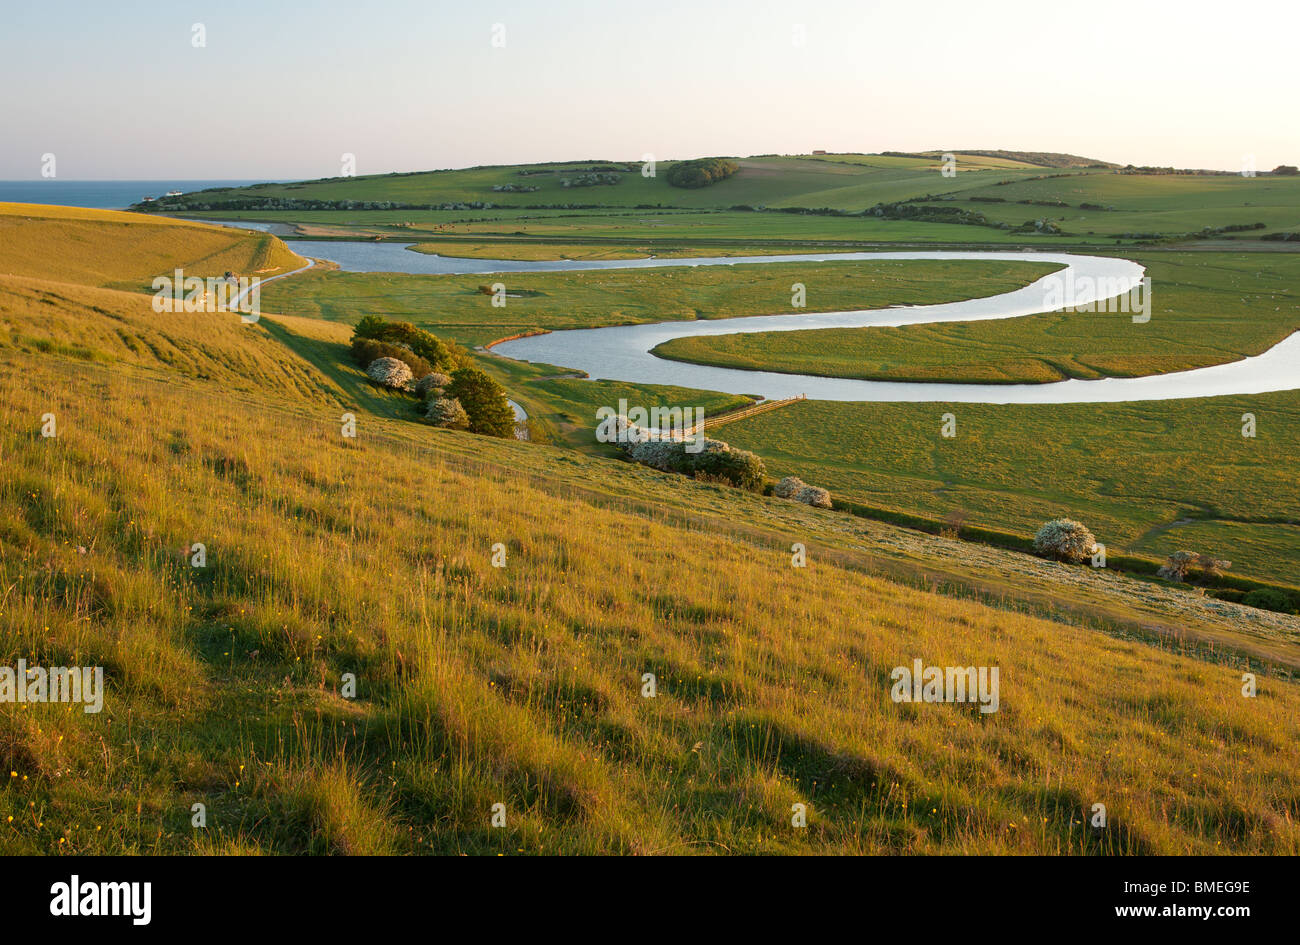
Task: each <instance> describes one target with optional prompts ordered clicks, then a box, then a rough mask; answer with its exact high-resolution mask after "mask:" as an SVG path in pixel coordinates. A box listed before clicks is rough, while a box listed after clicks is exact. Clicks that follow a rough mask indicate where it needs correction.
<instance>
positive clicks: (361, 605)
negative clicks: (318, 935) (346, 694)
mask: <svg viewBox="0 0 1300 945" xmlns="http://www.w3.org/2000/svg"><path fill="white" fill-rule="evenodd" d="M15 357H16V360H14V361H11V363H10V364H9V365H7V366H6V370H5V371H4V372H3V373H2V374H0V377H3V381H0V385H2V386H3V389H2V390H0V402H2V403H3V404H4V405H5V411H6V413H7V414H8V415H9V420H10V422H7V423H5V424H4V425H3V432H2V433H0V456H3V460H4V464H5V468H6V469H7V470H10V471H12V475H11V476H9V477H7V478H6V480H5V482H4V484H3V486H0V512H2V515H3V517H2V518H0V583H2V584H3V586H5V587H6V588H8V591H7V593H6V594H5V597H4V603H3V627H4V630H3V637H0V646H3V648H4V649H5V651H6V652H5V658H6V660H7V661H9V662H12V661H13V660H16V659H17V658H18V657H19V656H25V657H26V658H27V659H29V660H31V661H41V662H44V663H73V664H79V663H97V664H100V665H104V666H105V667H106V668H107V676H108V680H109V688H108V693H107V699H106V708H105V711H104V713H103V714H101V715H98V716H95V715H85V714H83V713H81V712H68V711H66V710H64V709H62V708H60V707H51V706H41V705H35V706H33V705H24V706H22V707H18V706H12V705H6V706H3V707H0V761H3V762H4V763H5V764H7V765H9V767H10V769H11V770H12V771H13V772H14V776H13V777H12V778H10V779H9V782H8V783H7V784H6V786H5V790H4V792H3V795H0V813H4V814H5V816H6V818H7V817H8V816H12V817H13V820H12V821H6V822H7V826H6V828H5V830H4V831H3V832H0V848H3V849H4V851H5V852H7V853H18V852H56V851H57V852H69V851H72V852H108V853H116V852H159V853H178V852H189V851H202V852H254V851H257V852H273V853H301V852H309V853H325V852H335V853H377V852H398V853H412V852H442V853H455V852H465V853H516V852H524V853H535V852H640V853H655V852H689V851H695V852H709V851H717V852H721V851H729V852H738V853H758V852H882V853H888V852H935V853H941V852H948V853H974V852H1022V853H1027V852H1043V853H1153V852H1262V853H1295V852H1296V851H1297V849H1300V833H1297V828H1296V825H1295V822H1296V817H1297V813H1298V812H1300V807H1298V806H1297V805H1298V804H1300V782H1298V780H1297V769H1296V762H1295V758H1294V753H1293V752H1292V751H1291V745H1292V744H1293V743H1294V741H1295V739H1296V738H1297V736H1300V730H1297V722H1296V719H1297V718H1298V717H1300V714H1298V713H1297V708H1300V688H1298V687H1297V685H1296V684H1295V683H1292V682H1287V681H1285V680H1282V679H1277V678H1271V677H1266V678H1265V679H1264V680H1263V685H1262V689H1261V693H1260V695H1259V697H1258V698H1256V699H1251V700H1248V699H1243V698H1242V697H1241V695H1240V693H1239V689H1240V679H1239V676H1240V673H1239V671H1238V670H1235V669H1233V668H1231V667H1229V666H1219V665H1215V664H1213V663H1206V662H1201V661H1197V660H1194V659H1191V658H1189V657H1187V656H1179V655H1176V654H1173V653H1168V652H1163V651H1161V650H1160V649H1156V648H1153V647H1149V646H1145V645H1142V644H1140V643H1136V642H1132V641H1125V640H1122V639H1116V638H1113V637H1111V636H1107V635H1103V634H1099V633H1097V632H1095V631H1090V630H1085V629H1081V628H1078V627H1074V626H1069V625H1066V624H1063V623H1058V622H1050V621H1046V620H1042V619H1039V618H1035V617H1030V616H1026V615H1020V614H1015V613H1009V612H1007V611H1004V610H995V609H992V608H990V607H988V606H985V605H983V604H978V603H974V602H969V601H961V600H952V599H949V598H945V597H942V596H936V595H933V594H930V593H926V592H923V591H919V590H913V589H909V588H907V587H903V586H900V585H897V584H892V583H889V582H885V581H881V580H879V579H874V578H869V577H865V576H864V575H862V574H860V573H857V572H855V571H853V570H850V569H847V568H844V567H841V566H839V565H837V564H836V563H834V562H833V561H831V560H821V559H818V558H816V557H814V561H813V563H812V565H811V566H810V567H809V568H806V569H801V570H796V569H792V568H791V567H790V564H789V555H788V552H786V551H783V550H781V549H780V548H779V547H777V548H768V549H767V550H764V549H763V548H761V547H756V546H755V545H753V544H751V543H749V542H747V541H743V540H740V541H738V540H736V538H735V537H734V536H730V535H726V534H714V533H712V531H711V526H710V525H709V524H707V521H705V520H700V519H698V518H696V520H695V525H694V526H693V527H686V526H684V525H678V524H675V523H674V522H673V521H672V520H671V519H670V518H668V517H666V516H665V514H664V510H663V509H659V510H656V509H655V508H654V507H653V506H651V507H649V508H648V509H646V510H640V509H638V508H637V507H636V506H635V505H632V504H629V503H627V502H626V501H624V502H623V503H621V504H609V503H606V504H602V503H599V502H595V501H593V500H592V499H591V498H588V497H587V496H585V495H584V494H583V493H582V492H581V491H579V490H577V489H574V488H572V487H567V488H566V487H563V486H562V485H561V482H560V481H559V480H560V477H561V475H562V474H560V473H559V470H560V469H561V468H562V467H561V466H559V465H555V467H554V470H553V471H552V473H551V474H549V475H548V476H547V477H546V479H545V480H543V479H540V478H535V477H534V476H532V475H530V472H532V471H537V470H539V465H538V464H539V463H542V462H545V463H550V464H558V463H560V462H561V461H562V456H559V455H555V454H553V453H551V452H550V451H548V450H546V449H545V448H544V447H536V446H531V447H530V446H528V445H526V444H510V443H504V442H495V441H483V440H473V441H472V442H471V441H470V438H469V437H467V436H463V435H459V434H431V433H426V434H423V435H415V434H411V433H410V432H409V430H410V429H411V428H409V426H408V425H402V426H403V427H405V428H406V430H405V431H404V432H406V436H405V437H391V436H389V435H388V433H387V431H388V429H389V428H388V427H387V426H386V425H385V424H384V422H383V421H380V420H378V419H373V418H372V419H366V418H362V422H361V433H360V437H359V439H358V440H356V441H355V442H352V441H344V440H343V439H342V438H341V437H340V436H339V430H338V421H337V417H336V416H334V415H333V410H328V411H327V410H325V409H324V408H323V407H322V408H321V409H316V408H314V407H313V406H312V404H313V401H312V399H311V398H306V397H294V398H291V399H286V398H284V397H282V396H277V397H265V396H261V397H257V398H255V399H252V400H248V401H246V400H244V399H242V398H230V397H226V396H220V395H216V396H214V395H215V394H216V391H215V390H213V389H208V390H207V391H204V390H203V389H202V386H201V385H200V384H199V383H197V382H196V383H194V384H192V385H188V384H187V385H185V386H180V387H178V386H174V385H168V384H157V383H153V382H150V381H147V380H143V379H134V378H131V377H127V376H122V375H118V374H116V373H114V368H113V367H112V366H99V367H96V368H94V372H95V374H94V376H93V377H88V376H87V375H86V374H85V373H84V371H85V369H84V368H74V367H72V366H71V365H70V363H69V362H66V361H65V360H63V359H60V358H56V357H51V356H49V355H26V354H24V355H17V356H15ZM11 368H12V369H11ZM74 378H76V379H77V381H78V383H77V384H76V385H75V386H74V385H73V384H72V383H71V381H72V380H73V379H74ZM88 394H93V396H88ZM46 411H52V412H54V413H55V414H56V416H58V417H59V418H60V424H61V425H60V433H59V436H58V437H57V438H54V439H52V440H51V439H43V438H41V437H40V436H39V434H38V433H37V432H36V431H37V428H38V426H39V416H40V414H41V413H43V412H46ZM145 417H147V418H148V419H149V422H148V423H144V422H141V421H142V419H143V418H145ZM430 447H432V448H430ZM470 454H472V456H473V458H470ZM607 469H608V471H606V467H604V466H602V468H601V469H597V470H593V469H592V466H591V463H590V462H589V463H588V464H587V466H586V468H585V471H584V473H583V474H584V475H586V476H589V477H593V478H595V479H597V480H599V479H601V478H605V477H607V476H609V477H614V478H617V477H618V475H619V472H620V471H621V470H623V469H627V467H622V466H613V465H609V466H608V467H607ZM634 475H638V476H640V477H641V478H643V479H644V480H645V481H646V482H658V481H665V480H666V479H667V477H646V476H644V474H642V473H634ZM544 483H545V484H544ZM128 484H129V487H127V486H128ZM608 485H609V486H610V487H611V488H613V489H617V490H619V491H624V489H625V485H626V484H622V485H620V484H619V483H617V482H614V481H613V480H610V481H609V482H608ZM557 487H558V488H557ZM672 487H673V488H675V489H678V490H686V489H690V490H692V491H695V492H698V494H699V496H700V497H701V498H705V497H710V496H717V497H719V500H720V501H724V502H725V503H730V502H732V501H733V500H734V501H739V502H741V505H740V506H735V507H734V508H733V514H734V512H736V511H739V510H740V508H741V507H742V506H744V505H747V504H750V503H753V502H755V501H762V500H753V499H747V498H745V497H742V496H736V495H735V494H734V493H730V492H729V490H720V489H717V488H715V487H704V486H693V487H692V486H691V485H690V484H689V483H685V482H684V481H678V482H676V483H673V484H672ZM689 498H690V497H687V499H688V501H689ZM707 501H708V502H712V501H715V500H714V499H711V498H710V499H707ZM772 501H773V500H767V502H768V503H771V502H772ZM799 514H801V515H806V516H807V518H806V520H805V521H806V522H807V523H808V524H807V525H806V526H805V527H812V528H815V527H816V524H815V523H816V522H817V520H818V519H819V518H821V517H823V516H824V517H825V519H826V520H827V521H829V520H830V519H832V518H833V516H831V515H830V514H829V513H820V514H814V513H811V512H808V513H803V512H801V513H799ZM200 540H201V541H204V542H205V544H206V545H207V548H208V565H207V567H206V568H204V569H194V568H190V567H188V566H187V561H186V557H185V555H184V553H183V552H182V550H181V549H182V548H183V547H184V546H186V545H188V544H190V543H191V542H194V541H200ZM495 542H501V543H503V544H504V545H505V546H506V549H507V564H506V567H505V568H494V567H492V566H491V564H490V557H491V546H492V544H493V543H495ZM670 575H674V576H677V577H678V580H676V581H674V580H671V579H670V577H669V576H670ZM759 589H761V593H760V592H758V590H759ZM918 656H919V657H921V658H923V659H924V660H926V661H927V662H928V663H933V664H936V665H950V664H951V665H968V664H974V665H997V666H999V667H1000V671H1001V680H1002V686H1001V708H1000V711H999V712H998V713H996V714H993V715H987V716H986V715H981V714H980V713H978V712H975V711H973V710H966V709H962V708H959V707H954V706H945V705H922V706H900V705H898V704H895V703H893V702H892V701H890V699H889V697H888V690H889V679H888V674H889V670H890V668H891V667H893V666H896V665H907V664H910V661H911V660H912V659H913V658H914V657H918ZM1099 667H1104V668H1105V671H1104V672H1099V671H1098V668H1099ZM646 672H652V673H654V674H655V675H656V676H657V678H658V686H659V688H658V695H657V697H656V698H654V699H646V698H643V697H642V696H641V694H640V689H641V685H642V674H643V673H646ZM344 673H355V674H356V676H357V679H358V698H356V699H345V698H342V697H341V696H340V695H339V685H340V681H341V679H342V676H343V674H344ZM196 802H201V803H204V804H205V805H207V809H208V824H209V826H208V828H207V829H206V830H202V831H196V830H194V829H193V828H191V827H190V820H189V818H190V807H191V805H192V804H194V803H196ZM1098 802H1101V803H1105V804H1106V805H1107V809H1108V813H1109V818H1110V827H1109V828H1107V829H1106V830H1105V831H1094V830H1092V829H1090V828H1087V827H1086V826H1085V821H1084V815H1085V812H1086V811H1088V809H1089V808H1090V806H1091V805H1092V804H1093V803H1098ZM497 803H501V804H504V805H505V810H506V812H507V821H506V827H505V828H503V829H494V828H492V827H491V826H490V816H491V807H492V805H493V804H497ZM795 803H804V804H807V805H808V807H809V812H810V820H809V826H808V827H807V828H804V829H797V828H793V827H791V826H790V810H791V805H793V804H795Z"/></svg>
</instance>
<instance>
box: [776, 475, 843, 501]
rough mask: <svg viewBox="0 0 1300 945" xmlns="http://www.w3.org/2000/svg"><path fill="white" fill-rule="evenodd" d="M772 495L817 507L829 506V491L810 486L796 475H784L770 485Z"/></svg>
mask: <svg viewBox="0 0 1300 945" xmlns="http://www.w3.org/2000/svg"><path fill="white" fill-rule="evenodd" d="M772 495H774V496H776V497H777V498H778V499H790V500H791V501H793V502H802V503H803V504H804V505H811V506H815V507H816V508H819V509H829V508H830V507H831V494H830V492H828V491H827V490H825V489H823V488H821V487H820V486H810V485H808V483H806V482H804V481H803V480H802V479H800V478H799V477H798V476H786V477H785V478H784V479H782V480H781V481H780V482H778V483H777V484H776V485H775V486H773V487H772Z"/></svg>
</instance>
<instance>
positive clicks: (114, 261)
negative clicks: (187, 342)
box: [0, 203, 305, 291]
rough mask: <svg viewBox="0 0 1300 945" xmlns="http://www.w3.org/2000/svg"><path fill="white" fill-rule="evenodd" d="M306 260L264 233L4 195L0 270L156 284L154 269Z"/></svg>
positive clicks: (245, 267) (218, 269) (295, 264)
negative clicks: (12, 200) (30, 201)
mask: <svg viewBox="0 0 1300 945" xmlns="http://www.w3.org/2000/svg"><path fill="white" fill-rule="evenodd" d="M303 265H305V260H302V259H300V258H299V257H298V256H296V255H295V254H293V253H292V252H290V251H289V249H288V247H286V246H285V245H284V244H283V243H282V242H281V241H280V240H279V239H277V238H276V237H274V236H268V235H266V234H264V233H253V232H249V231H247V230H236V229H232V228H229V227H214V226H207V225H204V224H200V223H185V222H182V221H178V220H170V219H168V218H165V217H162V218H152V217H148V216H145V215H143V214H137V213H121V212H118V211H115V210H84V209H80V208H76V207H47V206H44V205H40V206H38V205H35V204H21V203H0V274H4V275H13V276H32V277H39V278H42V279H48V280H52V281H56V282H72V283H79V284H83V285H93V286H103V287H109V288H119V289H127V290H130V291H150V288H149V286H150V283H151V281H152V280H153V277H154V276H158V275H166V276H170V275H171V274H172V272H173V270H175V269H176V268H177V267H180V268H183V269H184V270H185V273H186V275H187V276H188V275H193V276H200V277H204V278H206V277H208V276H220V275H223V274H224V273H226V272H227V271H230V272H234V273H237V274H239V275H243V276H250V277H252V276H263V277H265V276H272V275H275V274H277V273H280V272H286V271H288V270H292V269H297V268H299V267H300V266H303Z"/></svg>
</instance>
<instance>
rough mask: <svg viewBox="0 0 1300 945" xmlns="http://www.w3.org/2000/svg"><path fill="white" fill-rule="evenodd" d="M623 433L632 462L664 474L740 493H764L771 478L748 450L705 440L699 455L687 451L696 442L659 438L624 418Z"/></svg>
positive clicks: (718, 441)
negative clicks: (728, 487) (718, 484)
mask: <svg viewBox="0 0 1300 945" xmlns="http://www.w3.org/2000/svg"><path fill="white" fill-rule="evenodd" d="M619 420H620V421H621V429H622V430H623V431H626V433H627V434H628V435H627V436H626V438H624V439H622V440H621V441H620V442H621V443H622V446H623V449H625V450H626V451H627V454H628V456H629V457H630V458H632V459H634V460H636V461H637V462H638V463H644V464H645V465H647V466H650V467H652V468H654V469H659V470H662V471H663V472H675V473H682V474H683V475H686V476H693V477H695V478H696V479H699V480H701V481H706V482H724V483H727V484H728V485H732V486H735V487H737V488H739V489H749V490H751V491H754V492H758V491H761V490H762V488H763V481H764V480H765V479H766V477H767V468H766V467H765V466H764V465H763V460H762V459H760V458H759V457H758V456H756V455H755V454H753V453H751V452H749V451H748V450H741V449H734V448H732V447H731V446H729V445H728V444H726V443H724V442H722V440H711V439H708V438H707V437H703V438H701V439H702V440H703V445H702V448H701V449H700V450H699V451H697V452H690V451H688V450H687V449H686V447H687V446H688V445H692V441H687V440H674V439H670V438H667V437H659V436H657V435H656V434H655V433H654V432H652V431H649V430H643V429H640V428H639V427H637V426H635V425H634V424H630V423H628V422H627V421H626V420H624V419H623V418H619Z"/></svg>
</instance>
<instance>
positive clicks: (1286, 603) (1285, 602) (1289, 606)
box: [1241, 587, 1298, 614]
mask: <svg viewBox="0 0 1300 945" xmlns="http://www.w3.org/2000/svg"><path fill="white" fill-rule="evenodd" d="M1241 602H1242V603H1243V604H1245V605H1246V606H1247V607H1257V608H1258V609H1260V610H1275V611H1277V612H1278V613H1279V614H1294V613H1296V612H1297V609H1298V608H1297V607H1296V601H1295V600H1294V599H1293V598H1292V597H1291V595H1290V594H1286V593H1283V592H1282V591H1278V590H1274V589H1273V588H1271V587H1261V588H1258V589H1257V590H1253V591H1250V592H1249V593H1247V594H1246V595H1245V596H1244V597H1243V598H1242V599H1241Z"/></svg>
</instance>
